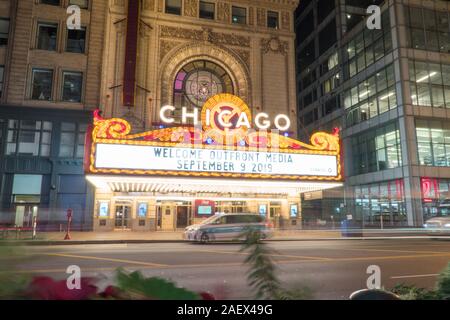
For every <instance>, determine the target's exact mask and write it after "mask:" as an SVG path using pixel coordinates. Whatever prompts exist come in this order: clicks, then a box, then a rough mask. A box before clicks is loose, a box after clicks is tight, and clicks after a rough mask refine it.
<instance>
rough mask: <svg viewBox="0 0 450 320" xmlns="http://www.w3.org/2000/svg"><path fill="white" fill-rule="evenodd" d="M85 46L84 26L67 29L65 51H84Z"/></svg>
mask: <svg viewBox="0 0 450 320" xmlns="http://www.w3.org/2000/svg"><path fill="white" fill-rule="evenodd" d="M85 46H86V28H81V30H67V44H66V51H67V52H74V53H84V51H85Z"/></svg>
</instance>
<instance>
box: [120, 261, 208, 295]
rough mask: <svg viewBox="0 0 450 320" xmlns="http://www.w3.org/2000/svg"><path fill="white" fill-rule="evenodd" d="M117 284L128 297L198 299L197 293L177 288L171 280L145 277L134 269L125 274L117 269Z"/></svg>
mask: <svg viewBox="0 0 450 320" xmlns="http://www.w3.org/2000/svg"><path fill="white" fill-rule="evenodd" d="M117 285H118V288H119V289H120V290H121V291H122V292H126V293H127V294H128V295H129V297H130V298H135V299H154V300H199V299H200V297H199V295H198V294H196V293H194V292H191V291H188V290H186V289H183V288H178V287H176V285H175V284H174V283H173V282H170V281H167V280H165V279H161V278H157V277H152V278H145V277H144V276H143V275H142V273H140V272H139V271H135V272H133V273H130V274H127V273H125V272H124V271H123V270H121V269H119V270H118V271H117Z"/></svg>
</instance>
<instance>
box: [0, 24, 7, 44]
mask: <svg viewBox="0 0 450 320" xmlns="http://www.w3.org/2000/svg"><path fill="white" fill-rule="evenodd" d="M8 35H9V19H4V18H0V46H6V45H7V44H8Z"/></svg>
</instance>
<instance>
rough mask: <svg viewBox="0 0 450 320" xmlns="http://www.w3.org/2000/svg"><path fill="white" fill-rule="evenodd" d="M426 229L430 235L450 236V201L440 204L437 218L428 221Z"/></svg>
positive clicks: (446, 200)
mask: <svg viewBox="0 0 450 320" xmlns="http://www.w3.org/2000/svg"><path fill="white" fill-rule="evenodd" d="M424 227H425V229H426V230H427V231H428V234H430V235H450V199H445V200H444V201H442V202H441V203H440V204H439V207H438V215H437V217H434V218H431V219H429V220H427V221H426V222H425V224H424Z"/></svg>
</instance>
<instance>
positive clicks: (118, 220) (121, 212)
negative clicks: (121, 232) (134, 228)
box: [115, 205, 131, 229]
mask: <svg viewBox="0 0 450 320" xmlns="http://www.w3.org/2000/svg"><path fill="white" fill-rule="evenodd" d="M115 212H116V216H115V227H116V229H128V228H129V227H130V214H131V206H128V205H116V211H115Z"/></svg>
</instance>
